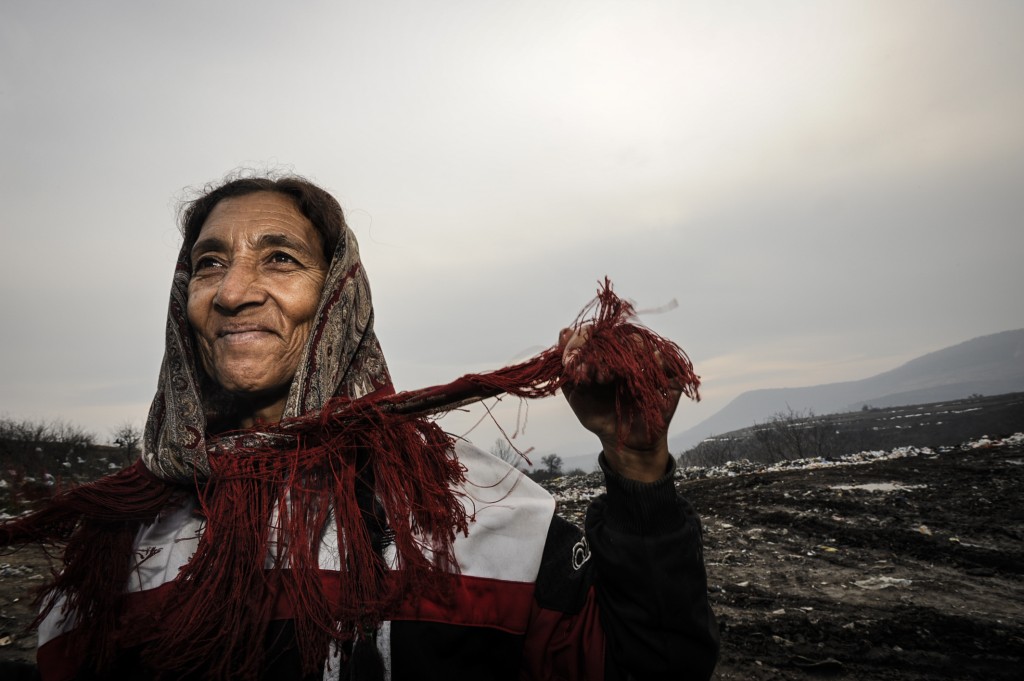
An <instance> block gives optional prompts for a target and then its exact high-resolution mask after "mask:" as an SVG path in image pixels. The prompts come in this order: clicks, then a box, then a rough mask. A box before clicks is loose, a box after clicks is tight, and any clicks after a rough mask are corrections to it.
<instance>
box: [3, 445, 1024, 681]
mask: <svg viewBox="0 0 1024 681" xmlns="http://www.w3.org/2000/svg"><path fill="white" fill-rule="evenodd" d="M587 479H588V480H589V479H592V476H588V478H587ZM587 484H588V483H587V482H586V480H581V481H576V482H573V481H568V482H564V483H563V484H562V485H561V488H562V489H561V491H560V492H559V496H560V498H561V499H562V501H561V502H560V503H561V512H563V513H564V514H566V515H567V516H568V517H571V518H574V519H578V516H579V515H580V513H581V512H582V509H583V508H584V507H585V505H586V503H587V497H588V496H589V493H588V492H587V491H586V487H587ZM678 484H679V488H680V490H681V491H682V492H683V494H684V495H685V496H687V497H688V498H689V499H690V500H691V502H692V503H693V505H694V506H695V507H696V508H697V510H698V512H699V513H700V514H701V516H702V517H703V520H704V530H705V560H706V563H707V569H708V579H709V590H710V592H711V594H710V595H711V601H712V605H713V607H714V609H715V612H716V614H717V616H718V618H719V623H720V627H721V634H722V652H721V657H720V661H719V665H718V669H717V670H716V672H715V678H716V679H744V680H754V681H759V680H762V679H813V678H818V677H831V678H837V679H900V680H901V681H917V680H924V679H993V680H998V679H1015V680H1016V679H1020V678H1022V677H1021V673H1022V672H1021V667H1022V664H1024V504H1022V496H1024V444H1022V443H1021V442H1020V441H1019V440H1018V441H1011V442H1009V443H996V444H988V445H985V444H982V445H981V446H977V447H970V448H958V449H955V450H952V451H945V452H942V453H933V452H930V451H928V450H925V451H924V452H923V453H917V454H915V455H912V456H906V457H903V458H894V459H888V460H882V461H877V462H874V463H865V464H861V465H849V466H837V467H823V468H814V469H806V468H803V469H788V470H780V471H769V472H740V473H738V474H735V475H733V476H732V477H729V476H728V475H727V474H725V475H721V476H720V477H708V478H703V479H694V480H680V481H679V483H678ZM573 490H576V492H575V493H574V492H573ZM574 496H575V497H578V499H576V500H573V497H574ZM48 572H49V565H48V561H47V559H46V558H45V556H44V555H43V554H42V553H41V552H40V551H38V550H36V549H26V550H22V551H19V552H18V553H15V554H13V555H12V554H8V555H4V556H0V660H18V659H24V660H30V659H32V658H33V654H34V653H33V648H34V645H35V641H34V636H33V635H32V634H27V633H25V632H24V627H25V625H26V624H27V623H28V622H29V621H30V620H31V617H32V614H33V612H34V608H33V607H32V605H31V602H30V601H31V598H30V595H29V592H30V590H31V589H32V588H33V587H35V586H37V585H38V584H40V583H41V581H42V580H43V579H44V575H46V574H48Z"/></svg>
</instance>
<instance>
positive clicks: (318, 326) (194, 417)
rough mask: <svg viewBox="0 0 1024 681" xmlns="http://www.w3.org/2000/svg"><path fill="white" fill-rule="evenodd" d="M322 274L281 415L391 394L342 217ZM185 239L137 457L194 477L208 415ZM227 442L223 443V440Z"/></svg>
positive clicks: (201, 474)
mask: <svg viewBox="0 0 1024 681" xmlns="http://www.w3.org/2000/svg"><path fill="white" fill-rule="evenodd" d="M342 225H343V227H342V229H343V233H342V235H341V238H339V239H338V243H337V246H336V247H335V249H334V255H333V258H332V259H331V263H330V267H329V269H328V271H327V276H326V279H325V280H324V286H323V291H322V293H321V295H320V304H319V306H318V308H317V313H316V321H315V324H314V326H313V328H312V330H311V331H310V334H309V338H307V339H306V344H305V349H304V351H303V354H302V357H301V359H300V361H299V366H298V369H297V371H296V373H295V377H294V378H293V379H292V383H291V387H290V389H289V392H288V400H287V403H286V405H285V409H284V416H283V418H284V419H288V418H293V417H298V416H302V415H304V414H309V413H312V412H316V411H318V410H320V409H322V408H323V407H324V405H325V404H326V403H327V401H328V400H329V399H331V398H333V397H347V398H351V399H355V398H359V397H362V396H364V395H366V394H368V393H371V392H375V391H384V392H394V388H393V387H392V384H391V376H390V375H389V374H388V368H387V364H386V362H385V360H384V355H383V353H382V352H381V349H380V344H379V343H378V341H377V336H376V334H374V331H373V305H372V303H371V301H370V287H369V283H368V282H367V279H366V272H365V270H364V269H363V266H362V263H361V262H360V259H359V246H358V244H357V243H356V239H355V235H354V234H352V231H351V230H350V229H349V228H348V226H347V225H344V222H342ZM191 246H192V244H190V243H188V241H187V240H186V242H185V243H184V244H183V245H182V248H181V252H180V253H179V255H178V261H177V264H176V266H175V271H174V281H173V283H172V285H171V300H170V304H169V306H168V310H167V337H166V347H165V350H164V358H163V363H162V364H161V366H160V378H159V381H158V384H157V392H156V397H155V398H154V399H153V403H152V405H151V406H150V410H149V418H148V419H147V421H146V431H145V438H144V444H143V453H142V459H143V461H144V462H145V465H146V467H147V468H148V469H149V470H150V471H151V472H152V473H154V474H155V475H157V476H158V477H160V478H162V479H164V480H167V481H176V482H191V481H192V480H194V479H195V478H196V477H198V478H200V479H205V478H208V477H209V476H210V472H211V471H210V463H209V458H208V456H207V446H208V444H209V442H208V437H209V434H208V433H207V417H208V415H209V413H208V412H209V407H208V405H209V403H210V399H209V398H210V396H209V395H204V394H203V390H202V386H203V384H204V383H208V380H209V379H205V380H204V378H205V377H204V376H203V373H202V372H203V370H202V368H201V363H200V362H198V361H197V355H196V349H195V340H194V338H193V334H192V328H191V326H190V325H189V322H188V317H187V309H188V285H189V280H190V279H191V276H192V263H191V255H190V249H191ZM227 445H229V442H227V441H225V442H222V443H221V446H227Z"/></svg>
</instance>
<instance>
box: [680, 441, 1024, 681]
mask: <svg viewBox="0 0 1024 681" xmlns="http://www.w3.org/2000/svg"><path fill="white" fill-rule="evenodd" d="M680 488H681V490H682V491H683V493H684V494H685V495H686V496H687V497H689V498H690V500H691V501H692V503H693V504H694V506H695V507H696V508H697V509H698V510H699V512H700V513H701V515H702V517H703V520H704V528H705V561H706V564H707V570H708V579H709V589H710V591H711V602H712V605H713V607H714V609H715V612H716V614H717V615H718V617H719V623H720V628H721V635H722V652H721V657H720V662H719V665H718V669H717V671H716V678H718V679H754V680H757V679H805V678H813V677H818V676H822V677H824V676H831V677H833V678H849V679H900V680H901V681H913V680H917V679H922V680H923V679H1020V678H1022V671H1021V665H1022V663H1024V576H1022V573H1024V504H1022V493H1024V448H1022V446H1021V444H1019V443H1017V444H1013V445H1010V446H988V447H985V446H982V447H979V448H976V449H973V448H972V449H968V450H958V451H951V452H945V453H941V454H927V453H926V454H921V455H918V456H913V457H907V458H898V459H892V460H888V461H880V462H876V463H870V464H865V465H853V466H843V467H834V468H819V469H815V470H806V469H805V470H788V471H779V472H770V473H761V474H756V473H751V474H745V475H739V476H737V477H733V478H718V479H706V480H696V481H692V482H683V483H681V484H680ZM844 488H846V489H844Z"/></svg>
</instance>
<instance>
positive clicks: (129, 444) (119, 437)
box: [112, 421, 142, 466]
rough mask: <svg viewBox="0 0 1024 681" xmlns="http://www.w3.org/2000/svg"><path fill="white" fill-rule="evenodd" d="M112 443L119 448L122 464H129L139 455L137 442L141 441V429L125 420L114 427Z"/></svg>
mask: <svg viewBox="0 0 1024 681" xmlns="http://www.w3.org/2000/svg"><path fill="white" fill-rule="evenodd" d="M112 435H113V436H114V444H115V445H117V446H118V447H120V448H121V455H122V456H123V457H124V464H125V465H126V466H129V465H131V464H132V463H133V462H134V461H135V459H136V458H138V456H139V444H140V443H141V442H142V429H141V428H139V427H138V426H136V425H135V424H134V423H132V422H131V421H125V422H124V423H122V424H121V425H120V426H118V427H117V428H115V429H114V431H113V433H112Z"/></svg>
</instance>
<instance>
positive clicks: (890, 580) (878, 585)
mask: <svg viewBox="0 0 1024 681" xmlns="http://www.w3.org/2000/svg"><path fill="white" fill-rule="evenodd" d="M911 584H912V582H911V580H909V579H897V578H895V577H885V576H881V577H869V578H868V579H861V580H858V581H855V582H854V583H853V585H854V586H859V587H860V588H862V589H868V590H871V591H877V590H879V589H889V588H892V587H896V588H900V589H902V588H903V587H907V586H910V585H911Z"/></svg>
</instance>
